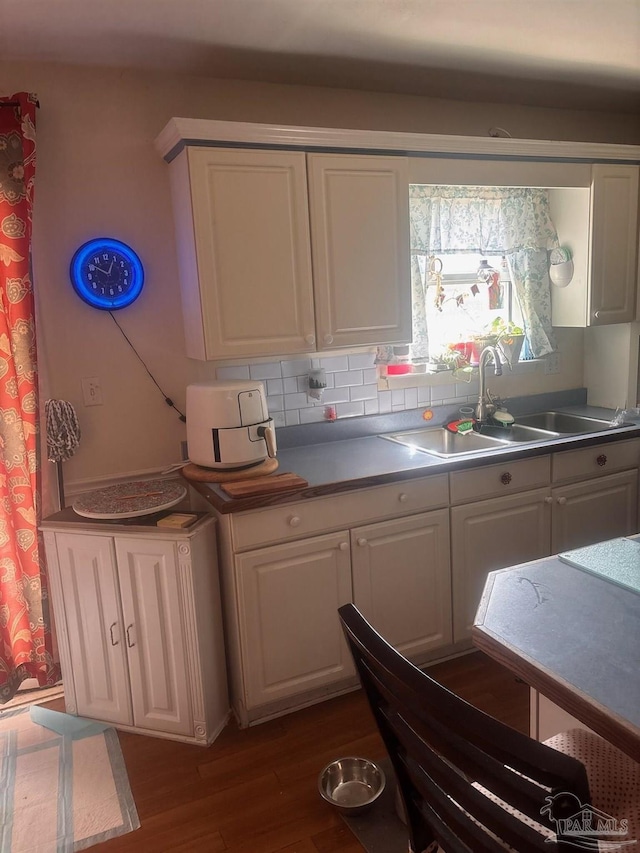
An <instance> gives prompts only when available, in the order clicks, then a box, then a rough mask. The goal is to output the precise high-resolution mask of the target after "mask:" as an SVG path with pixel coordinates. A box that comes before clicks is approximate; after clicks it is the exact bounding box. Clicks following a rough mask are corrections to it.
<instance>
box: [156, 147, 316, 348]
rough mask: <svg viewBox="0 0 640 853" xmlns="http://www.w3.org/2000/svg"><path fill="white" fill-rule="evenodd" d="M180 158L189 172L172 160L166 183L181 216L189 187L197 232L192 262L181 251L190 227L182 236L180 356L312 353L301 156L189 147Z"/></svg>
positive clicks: (290, 152)
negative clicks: (173, 164) (182, 349)
mask: <svg viewBox="0 0 640 853" xmlns="http://www.w3.org/2000/svg"><path fill="white" fill-rule="evenodd" d="M185 156H187V157H188V163H189V174H188V177H187V176H186V175H182V174H180V165H179V164H178V165H177V166H176V170H174V171H173V172H172V186H173V190H174V199H175V201H176V204H177V214H178V216H180V215H181V214H180V204H179V202H180V197H181V195H184V185H185V184H186V183H187V182H188V185H189V186H190V190H191V197H190V203H191V206H192V211H189V210H188V209H187V210H184V211H183V215H187V214H190V213H191V212H192V216H193V232H194V234H195V247H194V251H195V259H194V260H195V263H190V259H191V256H192V255H193V252H192V253H189V252H188V251H183V249H184V246H185V243H187V245H188V242H187V239H188V238H187V235H186V234H185V235H183V236H184V239H182V240H180V239H179V243H180V244H181V248H180V253H179V261H180V265H181V284H182V286H183V310H184V315H185V324H186V341H185V343H186V347H187V355H189V356H192V357H194V358H207V359H214V358H223V357H224V358H233V357H238V356H242V357H246V356H251V355H254V356H260V355H273V354H278V355H279V354H281V353H293V352H309V351H313V349H315V337H314V334H315V330H314V319H313V290H312V281H311V257H310V242H309V211H308V203H307V179H306V164H305V155H304V154H302V153H299V152H295V151H293V152H292V151H248V150H246V151H245V150H243V151H239V150H233V151H232V150H226V149H220V148H188V150H187V153H186V154H185ZM187 202H188V199H184V201H183V203H182V207H187ZM189 218H191V217H190V216H189ZM179 237H180V234H179ZM193 239H194V238H193V237H192V240H193Z"/></svg>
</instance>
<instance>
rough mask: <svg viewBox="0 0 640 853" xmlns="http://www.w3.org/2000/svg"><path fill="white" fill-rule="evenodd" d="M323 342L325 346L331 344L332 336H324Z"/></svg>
mask: <svg viewBox="0 0 640 853" xmlns="http://www.w3.org/2000/svg"><path fill="white" fill-rule="evenodd" d="M324 342H325V344H332V343H333V335H325V336H324Z"/></svg>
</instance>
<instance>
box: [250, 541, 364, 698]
mask: <svg viewBox="0 0 640 853" xmlns="http://www.w3.org/2000/svg"><path fill="white" fill-rule="evenodd" d="M236 572H237V583H238V596H239V602H238V607H239V619H240V638H241V646H242V657H243V668H244V679H245V685H244V689H245V694H246V703H247V708H252V707H255V706H257V705H263V704H265V703H267V702H272V701H275V700H277V699H283V698H285V697H287V696H295V695H296V694H298V693H304V692H306V691H309V690H313V689H314V688H320V687H324V686H326V685H328V684H332V683H333V682H336V681H341V680H343V679H345V678H347V677H349V676H353V675H354V673H355V670H354V666H353V663H352V661H351V656H350V654H349V650H348V648H347V645H346V642H345V641H344V638H343V636H342V631H341V628H340V624H339V621H338V613H337V610H338V607H340V606H341V605H343V604H346V603H347V602H349V601H351V561H350V555H349V534H348V533H346V532H339V533H333V534H331V535H327V536H318V537H316V538H314V539H307V540H303V541H301V542H293V543H290V544H288V545H278V546H275V547H272V548H263V549H261V550H260V551H250V552H248V553H247V554H241V555H240V556H238V557H236Z"/></svg>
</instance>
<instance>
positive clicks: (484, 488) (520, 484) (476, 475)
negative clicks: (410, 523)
mask: <svg viewBox="0 0 640 853" xmlns="http://www.w3.org/2000/svg"><path fill="white" fill-rule="evenodd" d="M550 477H551V457H549V456H537V457H536V458H535V459H520V460H517V461H513V460H511V461H509V462H503V463H501V464H498V465H487V466H485V467H483V468H472V469H471V470H470V471H454V472H453V473H452V474H451V475H450V485H451V503H452V504H460V503H465V502H466V501H475V500H479V499H480V498H491V497H497V496H498V495H506V494H509V493H510V492H520V491H522V490H523V489H535V488H538V487H539V486H547V485H549V482H550Z"/></svg>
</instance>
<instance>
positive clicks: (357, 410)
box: [336, 402, 364, 418]
mask: <svg viewBox="0 0 640 853" xmlns="http://www.w3.org/2000/svg"><path fill="white" fill-rule="evenodd" d="M336 413H337V415H338V417H339V418H356V417H358V415H364V402H362V403H338V404H337V405H336Z"/></svg>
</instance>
